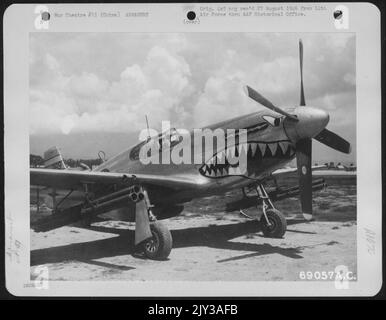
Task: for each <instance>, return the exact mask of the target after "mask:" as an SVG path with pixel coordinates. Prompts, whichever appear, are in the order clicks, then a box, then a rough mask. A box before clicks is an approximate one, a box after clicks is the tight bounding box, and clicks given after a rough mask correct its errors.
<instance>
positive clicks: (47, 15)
mask: <svg viewBox="0 0 386 320" xmlns="http://www.w3.org/2000/svg"><path fill="white" fill-rule="evenodd" d="M50 17H51V15H50V13H49V12H47V11H44V12H42V20H43V21H48V20H50Z"/></svg>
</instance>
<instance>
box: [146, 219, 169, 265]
mask: <svg viewBox="0 0 386 320" xmlns="http://www.w3.org/2000/svg"><path fill="white" fill-rule="evenodd" d="M150 230H151V233H152V234H153V237H152V238H151V239H149V240H146V241H145V242H144V244H143V250H144V253H145V256H146V257H147V258H149V259H152V260H165V259H166V258H167V257H168V256H169V254H170V252H171V251H172V246H173V239H172V235H171V233H170V231H169V229H168V228H167V227H166V226H165V225H164V224H162V223H161V222H159V221H156V222H152V223H150Z"/></svg>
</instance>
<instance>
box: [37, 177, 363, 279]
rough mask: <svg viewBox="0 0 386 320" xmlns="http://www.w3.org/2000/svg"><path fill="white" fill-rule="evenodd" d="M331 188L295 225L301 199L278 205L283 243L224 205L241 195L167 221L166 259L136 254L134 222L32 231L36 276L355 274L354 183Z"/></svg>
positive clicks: (338, 182)
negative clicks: (42, 271) (342, 270)
mask: <svg viewBox="0 0 386 320" xmlns="http://www.w3.org/2000/svg"><path fill="white" fill-rule="evenodd" d="M327 183H328V184H329V187H328V188H327V189H326V190H323V191H319V192H317V193H315V195H314V211H315V221H312V222H300V221H296V220H292V219H291V215H293V214H295V213H298V212H300V208H299V204H298V200H297V198H291V199H285V200H282V201H279V202H277V203H276V204H275V205H276V207H277V208H278V209H279V210H281V211H282V212H283V213H285V214H286V215H287V216H288V227H287V233H286V234H285V236H284V238H283V239H269V238H265V237H263V235H262V233H261V232H260V227H259V223H258V222H256V221H251V220H247V219H246V218H244V217H242V216H240V214H239V213H238V212H224V208H223V207H224V203H229V202H231V201H236V200H237V199H239V198H240V197H241V192H238V191H237V192H230V193H227V194H225V195H223V196H213V197H208V198H204V199H199V200H195V201H193V202H192V203H190V204H188V205H187V206H186V207H185V211H184V213H183V214H182V215H180V216H178V217H174V218H171V219H167V220H164V223H165V224H167V225H168V227H169V228H170V230H171V232H172V237H173V250H172V252H171V254H170V256H169V259H168V260H167V261H152V260H147V259H145V258H144V257H143V256H142V255H141V254H138V253H136V252H135V251H134V248H133V245H132V243H133V240H134V224H133V223H130V222H122V221H109V220H100V221H98V222H95V223H93V224H92V226H91V227H89V228H80V227H77V226H66V227H62V228H59V229H56V230H51V231H49V232H45V233H35V232H33V231H31V278H34V269H35V268H36V267H37V266H40V265H45V266H47V267H48V268H49V277H50V280H101V281H103V280H201V281H207V280H216V281H218V280H225V281H243V280H250V281H251V280H256V281H264V280H270V281H275V280H276V281H280V280H300V273H301V272H302V271H313V272H315V271H319V272H321V271H326V272H331V271H334V270H335V268H336V267H337V266H338V265H345V266H347V267H348V269H349V270H350V271H352V272H353V273H354V275H355V274H356V181H355V179H352V178H350V179H348V178H345V179H341V178H339V177H334V178H332V179H327ZM250 210H252V209H250ZM249 213H250V214H253V213H252V212H249ZM31 214H33V213H31Z"/></svg>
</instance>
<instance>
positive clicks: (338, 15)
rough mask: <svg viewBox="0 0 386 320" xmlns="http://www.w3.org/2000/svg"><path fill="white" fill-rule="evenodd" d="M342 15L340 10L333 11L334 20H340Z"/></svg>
mask: <svg viewBox="0 0 386 320" xmlns="http://www.w3.org/2000/svg"><path fill="white" fill-rule="evenodd" d="M342 15H343V12H342V10H336V11H334V19H337V20H339V19H341V18H342Z"/></svg>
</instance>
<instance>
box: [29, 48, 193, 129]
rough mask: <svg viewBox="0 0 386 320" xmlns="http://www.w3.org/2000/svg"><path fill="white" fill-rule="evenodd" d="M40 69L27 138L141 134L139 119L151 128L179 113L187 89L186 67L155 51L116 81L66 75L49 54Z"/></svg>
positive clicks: (171, 55) (32, 92)
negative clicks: (56, 134) (32, 135)
mask: <svg viewBox="0 0 386 320" xmlns="http://www.w3.org/2000/svg"><path fill="white" fill-rule="evenodd" d="M40 66H41V67H42V69H43V70H45V71H44V73H43V75H44V77H45V79H41V78H40V79H39V80H38V81H36V82H35V83H33V85H32V86H31V90H30V113H31V116H32V118H31V126H30V128H31V133H39V132H51V133H52V132H58V130H61V131H62V132H63V133H65V134H68V133H70V132H81V131H97V130H103V131H106V132H125V131H126V132H133V131H135V130H139V129H140V128H143V124H144V115H145V114H149V115H151V119H152V121H153V122H154V123H155V124H157V123H161V120H164V119H169V118H170V113H173V114H175V113H176V112H181V110H180V105H179V104H178V103H179V102H180V101H181V99H182V98H183V97H185V96H186V95H188V94H189V93H190V91H191V87H192V85H191V84H190V83H189V77H190V68H189V65H188V64H187V63H186V61H185V60H184V59H183V58H182V57H181V56H177V55H176V54H175V53H173V52H171V51H168V50H167V49H166V48H163V47H159V46H154V47H152V48H151V49H150V50H149V52H148V54H147V55H146V56H145V57H144V59H143V61H142V63H141V64H133V65H130V66H127V67H126V68H125V69H124V70H122V72H121V73H120V76H119V79H118V80H117V81H108V80H105V79H103V78H101V77H100V76H98V75H97V74H95V73H90V72H84V71H82V72H80V73H79V74H71V75H67V74H66V70H65V69H64V68H63V66H62V65H60V63H59V62H58V60H57V59H56V58H55V57H54V56H53V55H51V54H46V56H45V58H44V59H43V61H41V63H40ZM44 80H45V81H44Z"/></svg>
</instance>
